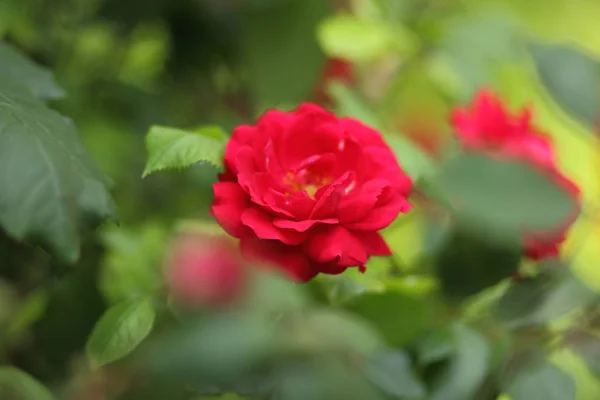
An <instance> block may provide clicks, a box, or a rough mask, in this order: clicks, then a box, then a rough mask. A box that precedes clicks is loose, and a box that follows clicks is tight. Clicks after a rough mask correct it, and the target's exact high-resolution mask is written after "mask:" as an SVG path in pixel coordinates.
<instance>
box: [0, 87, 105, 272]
mask: <svg viewBox="0 0 600 400" xmlns="http://www.w3.org/2000/svg"><path fill="white" fill-rule="evenodd" d="M0 170H1V171H4V173H2V174H0V193H1V194H0V225H2V226H3V227H4V229H5V230H6V232H7V233H8V234H9V235H11V236H13V237H14V238H16V239H18V240H23V239H28V238H35V239H41V240H42V242H44V243H45V244H48V245H49V247H50V248H51V250H53V251H54V252H55V253H56V254H57V255H58V256H59V257H61V258H62V259H64V260H66V261H68V262H74V261H75V260H76V259H77V258H78V257H79V242H80V238H79V232H78V231H79V225H80V218H81V217H82V216H83V215H84V214H88V213H89V214H90V215H94V216H99V217H106V216H114V214H115V210H114V206H113V204H112V201H111V199H110V196H109V194H108V192H107V190H106V185H107V184H109V183H110V182H109V181H108V179H107V178H106V177H105V176H104V175H103V174H102V173H101V172H100V171H99V170H98V169H97V167H96V166H95V165H94V164H93V163H92V162H91V160H90V159H89V158H88V155H87V153H86V151H85V149H84V148H83V146H82V145H81V143H80V141H79V137H78V135H77V132H76V130H75V127H74V125H73V123H72V122H71V121H70V120H68V119H66V118H65V117H63V116H61V115H60V114H58V113H56V112H55V111H52V110H50V109H49V108H47V107H46V106H45V105H44V104H43V103H42V102H41V101H39V100H37V99H35V98H33V97H31V95H30V94H28V93H27V92H26V91H25V90H24V89H23V88H22V87H20V86H18V85H15V84H14V83H12V82H10V81H6V80H4V78H2V77H1V76H0Z"/></svg>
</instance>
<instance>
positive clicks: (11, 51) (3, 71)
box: [0, 42, 65, 100]
mask: <svg viewBox="0 0 600 400" xmlns="http://www.w3.org/2000/svg"><path fill="white" fill-rule="evenodd" d="M0 60H2V61H1V62H0V77H2V78H6V79H8V80H10V81H13V82H18V83H19V84H21V85H23V86H25V87H26V88H27V90H28V92H29V93H30V94H31V95H33V96H34V97H37V98H39V99H44V100H46V99H58V98H61V97H64V96H65V92H64V91H63V90H62V89H61V88H60V87H59V86H58V85H57V84H56V82H55V81H54V76H53V75H52V73H51V72H50V71H48V70H46V69H45V68H42V67H40V66H38V65H37V64H35V63H33V62H32V61H30V60H29V59H28V58H27V57H25V56H24V55H23V54H21V53H20V52H19V51H17V50H16V49H15V48H14V47H12V46H10V45H9V44H7V43H2V42H0Z"/></svg>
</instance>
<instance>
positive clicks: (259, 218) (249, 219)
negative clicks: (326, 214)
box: [241, 207, 306, 245]
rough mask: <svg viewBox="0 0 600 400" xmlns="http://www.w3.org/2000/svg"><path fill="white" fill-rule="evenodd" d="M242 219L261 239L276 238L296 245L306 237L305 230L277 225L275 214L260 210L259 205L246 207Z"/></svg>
mask: <svg viewBox="0 0 600 400" xmlns="http://www.w3.org/2000/svg"><path fill="white" fill-rule="evenodd" d="M241 220H242V223H243V224H244V225H245V226H247V227H248V228H250V229H252V231H254V233H255V234H256V236H257V237H258V238H260V239H274V240H279V241H280V242H282V243H284V244H291V245H296V244H300V243H302V242H303V241H304V239H305V238H306V234H305V233H304V232H299V231H296V230H292V229H282V228H278V227H276V226H275V225H274V224H273V216H272V215H269V214H267V213H266V212H264V211H262V210H260V209H259V208H258V207H250V208H247V209H245V210H244V212H243V213H242V216H241Z"/></svg>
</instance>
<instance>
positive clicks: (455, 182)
mask: <svg viewBox="0 0 600 400" xmlns="http://www.w3.org/2000/svg"><path fill="white" fill-rule="evenodd" d="M438 184H439V185H440V188H441V189H442V190H443V191H444V192H445V193H446V195H447V197H448V198H449V199H450V200H451V201H452V203H453V205H454V206H455V207H456V209H457V210H458V212H459V213H460V214H461V215H463V216H464V217H465V218H466V219H467V220H468V222H470V223H472V224H475V225H478V226H480V227H486V228H489V229H490V230H491V232H490V234H501V235H502V236H507V237H514V236H521V234H522V233H523V232H524V231H532V230H533V231H536V232H548V231H553V230H555V229H557V227H558V226H560V224H561V223H563V222H564V221H566V220H568V219H569V218H570V216H571V215H573V213H574V212H575V211H576V203H575V199H574V198H573V196H572V195H570V194H569V193H568V192H567V191H566V190H564V189H562V188H561V187H560V186H559V185H558V184H557V183H555V182H553V181H552V178H551V177H549V176H546V175H544V174H543V173H542V172H540V171H538V170H536V169H534V168H533V167H531V166H530V165H528V164H526V163H524V162H517V161H508V160H496V159H493V158H491V157H487V156H485V155H480V154H464V155H462V156H459V157H457V158H455V159H453V160H451V161H449V162H448V164H447V165H446V166H445V168H444V169H443V170H442V172H441V174H440V176H439V180H438Z"/></svg>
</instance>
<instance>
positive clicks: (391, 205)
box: [346, 195, 412, 231]
mask: <svg viewBox="0 0 600 400" xmlns="http://www.w3.org/2000/svg"><path fill="white" fill-rule="evenodd" d="M411 208H412V205H411V204H410V203H409V202H408V200H407V199H406V198H405V197H403V196H401V195H395V196H393V198H392V199H391V200H390V201H389V202H388V203H387V204H385V205H382V206H380V207H376V208H374V209H373V210H371V212H370V213H369V214H368V215H367V216H366V217H365V218H364V219H362V220H360V221H356V222H353V223H351V224H347V225H346V227H347V228H348V229H352V230H357V231H377V230H380V229H383V228H385V227H387V226H388V225H390V224H391V223H392V222H393V221H394V220H395V219H396V217H397V216H398V214H400V213H403V214H406V213H407V212H409V211H410V210H411Z"/></svg>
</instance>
